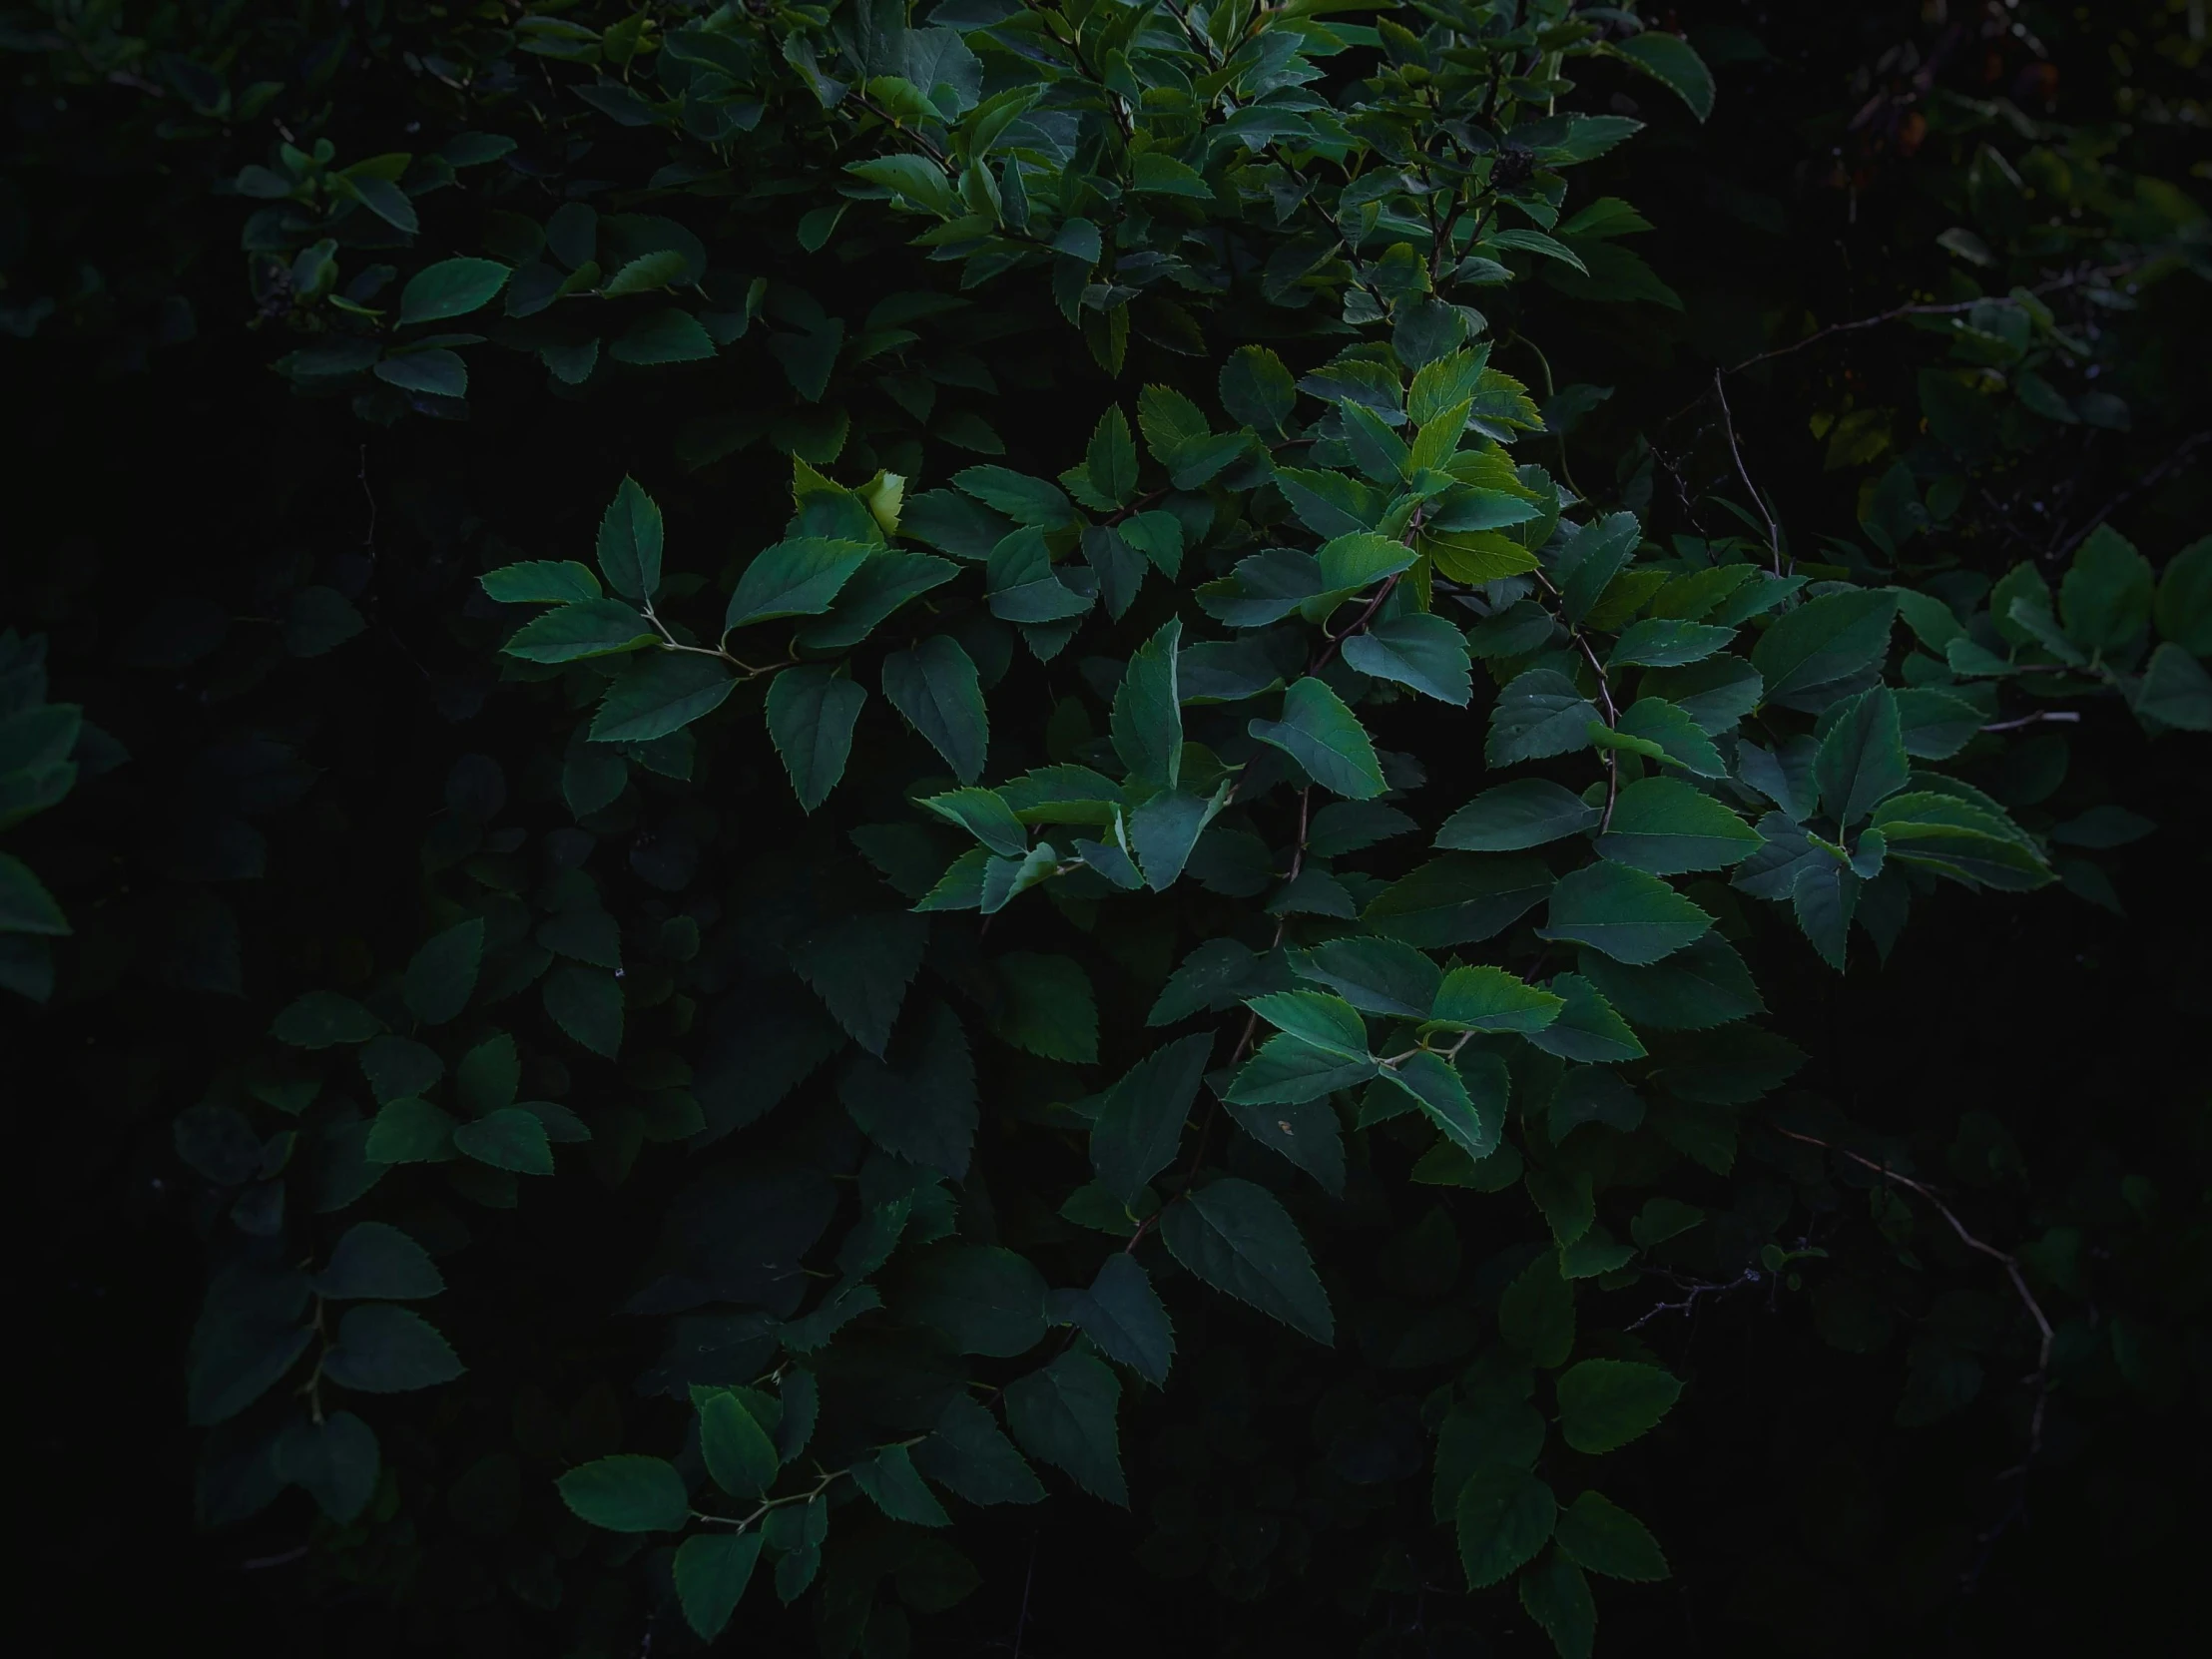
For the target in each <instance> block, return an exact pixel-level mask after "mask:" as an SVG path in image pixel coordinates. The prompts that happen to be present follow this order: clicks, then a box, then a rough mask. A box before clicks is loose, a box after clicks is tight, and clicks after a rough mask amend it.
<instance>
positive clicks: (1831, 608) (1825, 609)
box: [1751, 589, 1898, 708]
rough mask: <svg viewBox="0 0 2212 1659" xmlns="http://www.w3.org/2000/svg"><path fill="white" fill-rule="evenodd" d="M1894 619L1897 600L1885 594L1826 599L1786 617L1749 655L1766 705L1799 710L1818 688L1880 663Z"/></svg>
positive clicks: (1876, 591)
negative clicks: (1762, 680) (1761, 678)
mask: <svg viewBox="0 0 2212 1659" xmlns="http://www.w3.org/2000/svg"><path fill="white" fill-rule="evenodd" d="M1897 613H1898V600H1897V595H1896V594H1894V593H1890V592H1888V591H1887V590H1884V589H1868V590H1864V591H1861V592H1856V593H1831V594H1824V595H1822V596H1821V597H1820V598H1818V599H1813V600H1808V601H1807V602H1806V603H1805V604H1803V605H1800V606H1799V607H1798V608H1797V609H1796V610H1794V611H1790V612H1787V613H1785V614H1784V615H1783V616H1781V617H1780V618H1778V619H1777V620H1776V622H1775V624H1774V626H1773V627H1771V628H1769V629H1768V630H1767V631H1766V633H1765V634H1763V635H1761V636H1760V640H1759V643H1758V645H1757V646H1755V647H1754V648H1753V649H1752V653H1751V661H1752V666H1753V667H1754V668H1756V669H1758V670H1759V672H1760V674H1761V675H1762V676H1764V677H1765V679H1766V683H1767V700H1768V701H1769V702H1772V703H1780V704H1782V705H1784V706H1785V707H1787V708H1797V707H1799V706H1800V705H1801V704H1802V703H1803V702H1804V701H1805V700H1806V698H1807V697H1808V696H1809V695H1813V694H1817V693H1818V691H1819V689H1820V688H1822V687H1824V686H1829V685H1833V684H1835V683H1836V682H1838V681H1843V680H1848V679H1849V678H1850V677H1851V676H1853V675H1855V674H1858V673H1860V672H1862V671H1863V670H1865V669H1868V668H1870V667H1872V666H1874V665H1875V664H1876V663H1878V662H1880V661H1881V659H1882V657H1883V654H1884V653H1885V652H1887V651H1888V650H1889V647H1890V625H1891V624H1892V623H1893V622H1895V621H1896V620H1897Z"/></svg>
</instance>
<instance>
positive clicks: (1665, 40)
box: [1547, 29, 1713, 1652]
mask: <svg viewBox="0 0 2212 1659" xmlns="http://www.w3.org/2000/svg"><path fill="white" fill-rule="evenodd" d="M1607 50H1608V51H1609V52H1611V53H1612V54H1613V55H1615V56H1617V57H1622V58H1626V59H1627V60H1628V61H1629V62H1630V63H1632V64H1634V65H1635V66H1636V67H1637V68H1638V69H1640V70H1642V71H1643V72H1644V73H1645V74H1646V75H1649V76H1650V77H1651V78H1652V79H1653V80H1655V81H1657V82H1659V83H1660V84H1661V85H1662V86H1664V87H1666V88H1667V89H1668V90H1670V91H1671V92H1673V93H1674V95H1675V96H1676V97H1678V98H1680V99H1681V100H1682V102H1683V103H1685V104H1687V105H1689V107H1690V113H1691V114H1692V115H1694V116H1696V117H1697V118H1698V120H1699V121H1701V122H1702V121H1704V120H1705V119H1706V117H1708V116H1710V115H1711V114H1712V113H1713V72H1712V71H1711V70H1710V69H1708V68H1706V66H1705V60H1704V59H1703V58H1701V57H1699V56H1698V55H1697V49H1696V48H1695V47H1693V46H1692V45H1691V44H1690V43H1689V42H1688V41H1686V40H1684V39H1683V38H1682V37H1681V36H1680V35H1670V34H1664V33H1662V32H1661V31H1659V30H1657V29H1646V30H1645V31H1644V32H1643V33H1642V34H1638V35H1630V36H1629V37H1628V38H1627V39H1626V40H1619V41H1614V42H1613V43H1612V44H1611V45H1610V46H1609V47H1608V48H1607ZM1547 1628H1548V1627H1547ZM1585 1645H1587V1644H1585ZM1561 1651H1562V1652H1563V1651H1564V1649H1562V1650H1561Z"/></svg>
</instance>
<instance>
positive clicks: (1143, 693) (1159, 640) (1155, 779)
mask: <svg viewBox="0 0 2212 1659" xmlns="http://www.w3.org/2000/svg"><path fill="white" fill-rule="evenodd" d="M1182 639H1183V624H1182V623H1181V622H1179V621H1175V620H1173V619H1170V620H1169V621H1168V622H1166V623H1164V624H1163V625H1162V626H1161V628H1160V630H1159V632H1158V633H1156V634H1154V635H1153V636H1152V638H1150V639H1149V640H1147V641H1146V642H1145V643H1144V644H1143V645H1142V646H1140V647H1139V648H1138V650H1137V652H1136V654H1135V655H1134V656H1132V657H1131V658H1130V659H1129V667H1128V669H1127V670H1126V672H1124V673H1123V675H1122V677H1121V684H1120V686H1119V687H1117V688H1116V689H1115V692H1114V709H1113V717H1112V732H1113V741H1114V753H1115V754H1117V755H1119V756H1120V757H1121V763H1122V765H1123V766H1125V767H1127V768H1128V769H1129V777H1130V780H1131V782H1132V783H1144V784H1154V785H1158V786H1159V787H1160V788H1162V789H1166V790H1172V789H1174V788H1175V787H1176V784H1177V782H1178V781H1179V780H1180V778H1181V777H1182V763H1183V708H1182V695H1181V692H1180V690H1179V689H1178V687H1177V684H1176V672H1175V670H1176V653H1177V649H1178V647H1179V646H1180V645H1181V643H1182Z"/></svg>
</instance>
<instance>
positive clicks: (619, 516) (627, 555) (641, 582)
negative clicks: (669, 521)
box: [599, 477, 663, 603]
mask: <svg viewBox="0 0 2212 1659" xmlns="http://www.w3.org/2000/svg"><path fill="white" fill-rule="evenodd" d="M662 539H663V531H662V527H661V509H660V506H659V505H658V504H657V503H656V502H655V501H654V499H653V497H651V496H650V495H648V494H646V493H645V490H644V488H643V487H642V486H641V485H640V484H639V483H638V481H637V480H636V479H635V478H630V477H625V478H624V479H623V480H622V487H621V488H620V489H619V490H617V491H616V492H615V498H614V500H612V501H610V502H609V503H608V504H607V510H606V512H605V513H604V514H602V515H601V517H600V520H599V569H600V571H601V573H602V574H604V575H605V576H606V578H607V585H608V586H609V587H611V588H613V589H614V590H615V592H617V593H619V594H621V595H622V596H623V597H624V598H625V599H635V600H638V601H639V602H641V603H650V602H651V600H652V598H653V596H654V594H655V593H657V592H658V591H659V590H660V586H661V546H662Z"/></svg>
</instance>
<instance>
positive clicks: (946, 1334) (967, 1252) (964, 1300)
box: [897, 1244, 1045, 1360]
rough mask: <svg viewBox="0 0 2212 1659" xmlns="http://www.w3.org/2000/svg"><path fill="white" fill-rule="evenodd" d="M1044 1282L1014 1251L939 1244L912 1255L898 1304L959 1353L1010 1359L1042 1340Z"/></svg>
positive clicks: (901, 1283)
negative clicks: (917, 1254)
mask: <svg viewBox="0 0 2212 1659" xmlns="http://www.w3.org/2000/svg"><path fill="white" fill-rule="evenodd" d="M1044 1296H1045V1283H1044V1279H1043V1276H1042V1275H1040V1274H1039V1273H1038V1272H1037V1270H1036V1269H1035V1268H1034V1267H1033V1266H1031V1265H1030V1263H1029V1260H1028V1258H1027V1257H1024V1256H1020V1255H1017V1254H1016V1253H1015V1252H1013V1251H1011V1250H1001V1249H998V1248H996V1247H993V1246H985V1245H970V1244H941V1245H936V1246H933V1247H931V1248H930V1249H929V1250H927V1251H924V1252H923V1253H922V1254H921V1255H919V1256H917V1257H916V1258H914V1260H913V1261H912V1262H911V1263H910V1264H909V1266H908V1268H907V1271H906V1273H905V1275H904V1276H903V1278H902V1279H901V1281H900V1295H899V1298H898V1302H897V1307H898V1309H899V1312H900V1313H901V1315H902V1316H903V1317H904V1318H905V1319H907V1320H908V1321H910V1322H912V1323H914V1324H917V1325H920V1326H923V1327H925V1328H927V1329H928V1330H930V1331H932V1332H934V1333H935V1334H936V1335H937V1336H939V1337H941V1338H943V1339H944V1340H945V1341H946V1342H947V1343H949V1344H950V1345H951V1347H952V1349H953V1352H955V1353H958V1354H981V1355H984V1356H987V1357H989V1358H992V1359H999V1360H1010V1359H1012V1358H1013V1357H1014V1356H1016V1355H1019V1354H1027V1353H1028V1352H1029V1351H1030V1350H1031V1349H1032V1348H1034V1347H1036V1346H1037V1344H1038V1343H1040V1342H1042V1341H1043V1340H1044V1334H1045V1317H1044Z"/></svg>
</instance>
